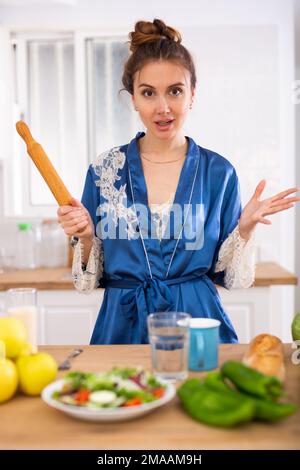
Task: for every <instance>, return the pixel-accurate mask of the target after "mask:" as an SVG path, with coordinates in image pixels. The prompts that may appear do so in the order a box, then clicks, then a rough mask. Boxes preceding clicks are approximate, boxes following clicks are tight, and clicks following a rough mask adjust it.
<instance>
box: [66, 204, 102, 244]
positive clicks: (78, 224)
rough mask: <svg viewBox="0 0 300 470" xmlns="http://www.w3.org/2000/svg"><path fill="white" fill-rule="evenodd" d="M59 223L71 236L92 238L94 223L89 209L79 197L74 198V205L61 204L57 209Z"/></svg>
mask: <svg viewBox="0 0 300 470" xmlns="http://www.w3.org/2000/svg"><path fill="white" fill-rule="evenodd" d="M57 216H58V223H59V224H60V225H61V226H62V228H63V230H64V232H65V234H66V235H68V236H69V237H71V236H76V237H78V238H81V239H89V240H92V239H93V237H94V233H95V231H94V224H93V221H92V219H91V216H90V214H89V211H88V210H87V209H86V208H85V207H84V205H83V204H81V202H80V201H78V200H77V199H74V198H73V199H72V205H65V206H61V207H59V208H58V210H57Z"/></svg>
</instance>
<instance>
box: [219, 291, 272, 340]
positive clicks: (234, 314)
mask: <svg viewBox="0 0 300 470" xmlns="http://www.w3.org/2000/svg"><path fill="white" fill-rule="evenodd" d="M218 291H219V294H220V297H221V301H222V305H223V307H224V310H225V311H226V313H227V314H228V316H229V318H230V320H231V322H232V324H233V326H234V328H235V330H236V332H237V335H238V339H239V342H240V343H249V341H250V340H251V339H252V338H253V337H254V336H256V335H258V334H260V333H270V334H271V333H272V320H273V319H272V315H271V310H272V302H271V287H254V288H250V289H247V290H245V289H232V290H230V291H228V290H226V289H224V288H219V289H218Z"/></svg>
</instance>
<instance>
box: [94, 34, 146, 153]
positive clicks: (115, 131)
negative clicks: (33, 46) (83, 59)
mask: <svg viewBox="0 0 300 470" xmlns="http://www.w3.org/2000/svg"><path fill="white" fill-rule="evenodd" d="M86 50H87V74H88V80H87V83H88V87H87V89H88V148H89V158H90V161H93V159H94V158H95V157H96V156H97V155H99V153H101V152H103V151H104V150H108V149H109V148H111V147H114V146H117V145H122V144H126V143H127V142H129V141H130V140H131V139H132V138H133V136H134V134H135V133H136V132H137V117H136V113H135V112H134V111H133V108H132V103H131V98H130V96H129V94H128V92H127V91H125V90H124V91H122V92H120V93H119V90H121V88H123V86H122V73H123V66H124V63H125V61H126V60H127V58H128V56H129V49H128V45H127V44H126V39H125V38H119V39H118V38H113V37H110V38H97V39H88V40H87V42H86Z"/></svg>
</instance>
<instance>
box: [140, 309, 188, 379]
mask: <svg viewBox="0 0 300 470" xmlns="http://www.w3.org/2000/svg"><path fill="white" fill-rule="evenodd" d="M190 318H191V316H190V315H189V314H188V313H184V312H157V313H151V314H150V315H149V316H148V318H147V322H148V332H149V342H150V345H151V355H152V368H153V372H154V374H155V375H157V376H158V377H160V378H162V379H165V380H168V381H170V382H175V381H176V380H184V379H186V378H187V376H188V354H189V322H190Z"/></svg>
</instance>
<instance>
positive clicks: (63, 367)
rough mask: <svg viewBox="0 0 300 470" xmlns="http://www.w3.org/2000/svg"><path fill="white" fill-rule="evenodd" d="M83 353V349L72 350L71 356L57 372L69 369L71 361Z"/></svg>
mask: <svg viewBox="0 0 300 470" xmlns="http://www.w3.org/2000/svg"><path fill="white" fill-rule="evenodd" d="M82 352H83V349H79V348H78V349H74V350H73V351H72V352H71V354H69V355H68V356H67V358H66V359H65V360H64V361H63V362H62V363H61V364H60V365H59V366H58V370H68V369H70V368H71V359H73V358H74V357H76V356H79V354H81V353H82Z"/></svg>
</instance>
